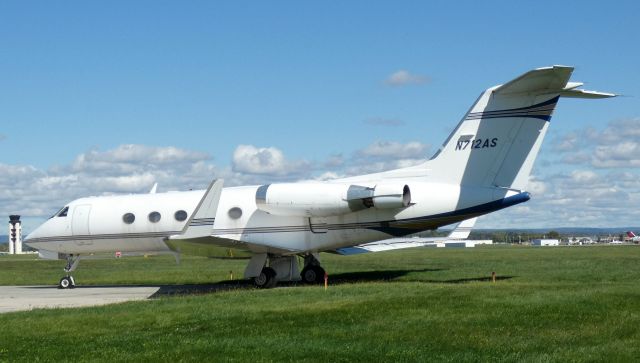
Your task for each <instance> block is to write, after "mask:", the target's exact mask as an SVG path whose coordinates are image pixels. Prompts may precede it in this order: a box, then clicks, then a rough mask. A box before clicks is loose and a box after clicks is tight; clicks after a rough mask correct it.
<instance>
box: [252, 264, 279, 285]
mask: <svg viewBox="0 0 640 363" xmlns="http://www.w3.org/2000/svg"><path fill="white" fill-rule="evenodd" d="M277 282H278V280H276V270H274V269H272V268H271V267H263V268H262V271H260V275H258V276H256V277H254V278H253V284H254V285H256V287H257V288H259V289H270V288H272V287H275V286H276V283H277Z"/></svg>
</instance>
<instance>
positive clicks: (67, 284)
mask: <svg viewBox="0 0 640 363" xmlns="http://www.w3.org/2000/svg"><path fill="white" fill-rule="evenodd" d="M73 285H74V284H73V280H72V278H71V276H65V277H63V278H61V279H60V283H59V284H58V286H59V287H60V288H61V289H68V288H72V287H73Z"/></svg>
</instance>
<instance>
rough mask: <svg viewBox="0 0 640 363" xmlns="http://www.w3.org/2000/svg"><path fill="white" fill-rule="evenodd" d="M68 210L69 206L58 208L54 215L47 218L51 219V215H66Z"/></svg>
mask: <svg viewBox="0 0 640 363" xmlns="http://www.w3.org/2000/svg"><path fill="white" fill-rule="evenodd" d="M68 212H69V206H66V207H62V209H60V210H59V211H57V212H56V213H55V214H54V215H52V216H51V217H49V219H51V218H53V217H66V216H67V213H68Z"/></svg>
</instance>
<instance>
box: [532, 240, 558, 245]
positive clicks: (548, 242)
mask: <svg viewBox="0 0 640 363" xmlns="http://www.w3.org/2000/svg"><path fill="white" fill-rule="evenodd" d="M531 245H532V246H558V245H560V241H559V240H557V239H532V240H531Z"/></svg>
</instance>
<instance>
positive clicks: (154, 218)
mask: <svg viewBox="0 0 640 363" xmlns="http://www.w3.org/2000/svg"><path fill="white" fill-rule="evenodd" d="M160 218H161V216H160V213H158V212H151V213H149V222H151V223H158V222H160Z"/></svg>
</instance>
